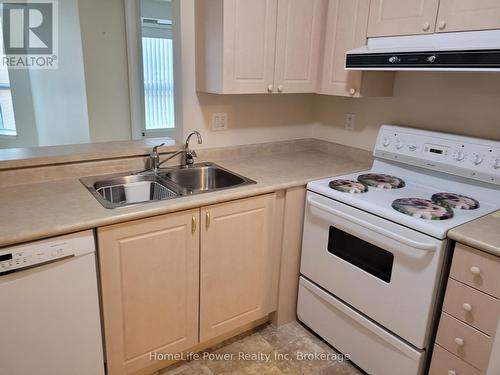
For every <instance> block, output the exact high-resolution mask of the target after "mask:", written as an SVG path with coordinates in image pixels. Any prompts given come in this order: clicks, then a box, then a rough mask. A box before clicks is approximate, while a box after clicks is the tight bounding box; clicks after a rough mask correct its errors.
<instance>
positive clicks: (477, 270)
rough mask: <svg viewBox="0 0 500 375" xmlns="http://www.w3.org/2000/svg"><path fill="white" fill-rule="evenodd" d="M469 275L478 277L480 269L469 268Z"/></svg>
mask: <svg viewBox="0 0 500 375" xmlns="http://www.w3.org/2000/svg"><path fill="white" fill-rule="evenodd" d="M470 273H472V274H473V275H474V276H479V275H480V274H481V268H479V267H476V266H472V267H471V268H470Z"/></svg>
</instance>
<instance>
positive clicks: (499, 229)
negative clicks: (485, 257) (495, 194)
mask: <svg viewBox="0 0 500 375" xmlns="http://www.w3.org/2000/svg"><path fill="white" fill-rule="evenodd" d="M448 237H449V238H451V239H453V240H455V241H457V242H460V243H463V244H465V245H468V246H471V247H475V248H476V249H479V250H483V251H487V252H488V253H491V254H493V255H496V256H500V211H497V212H496V213H493V214H490V215H486V216H483V217H481V218H479V219H476V220H473V221H470V222H468V223H466V224H463V225H460V226H458V227H456V228H453V229H452V230H450V231H449V232H448Z"/></svg>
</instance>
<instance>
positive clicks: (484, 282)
mask: <svg viewBox="0 0 500 375" xmlns="http://www.w3.org/2000/svg"><path fill="white" fill-rule="evenodd" d="M499 274H500V261H498V257H496V256H494V255H491V254H487V253H485V252H483V251H480V250H476V249H473V248H472V247H469V246H465V245H462V244H460V243H457V244H456V246H455V253H454V254H453V263H452V265H451V271H450V277H452V278H454V279H455V280H458V281H461V282H463V283H464V284H467V285H470V286H471V287H473V288H476V289H479V290H481V291H483V292H485V293H487V294H490V295H492V296H493V297H496V298H500V283H499V282H498V275H499Z"/></svg>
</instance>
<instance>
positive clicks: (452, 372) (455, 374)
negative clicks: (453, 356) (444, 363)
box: [448, 370, 457, 375]
mask: <svg viewBox="0 0 500 375" xmlns="http://www.w3.org/2000/svg"><path fill="white" fill-rule="evenodd" d="M448 375H457V372H456V371H455V370H448Z"/></svg>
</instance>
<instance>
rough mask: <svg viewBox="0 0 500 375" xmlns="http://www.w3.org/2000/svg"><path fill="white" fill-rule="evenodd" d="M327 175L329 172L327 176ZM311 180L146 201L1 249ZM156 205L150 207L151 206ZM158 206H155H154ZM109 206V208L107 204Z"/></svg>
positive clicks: (10, 240)
mask: <svg viewBox="0 0 500 375" xmlns="http://www.w3.org/2000/svg"><path fill="white" fill-rule="evenodd" d="M325 177H326V176H325ZM309 181H310V180H309V179H307V180H299V181H294V182H289V183H281V184H275V185H274V184H273V185H260V186H259V184H258V183H257V184H256V185H251V186H250V187H249V186H246V187H242V188H234V189H228V190H225V191H224V194H220V193H221V192H220V191H219V192H213V193H205V194H199V195H196V198H197V199H196V200H194V201H190V200H183V198H182V197H181V198H179V199H177V201H178V202H176V203H177V204H172V205H168V206H161V205H160V206H157V205H155V204H154V203H146V204H144V209H143V210H141V211H136V212H131V213H127V212H124V214H123V215H116V216H113V217H103V218H100V219H95V220H93V221H91V222H87V223H82V224H69V225H60V226H58V227H55V228H53V229H52V230H50V231H31V232H29V234H25V235H20V236H17V235H12V236H4V237H3V238H0V249H1V248H4V247H7V246H17V245H19V244H23V243H26V242H31V241H37V240H43V239H46V238H50V237H56V236H61V235H65V234H69V233H75V232H80V231H84V230H88V229H95V228H98V227H103V226H108V225H113V224H120V223H125V222H127V221H133V220H140V219H146V218H149V217H154V216H159V215H164V214H169V213H173V212H179V211H184V210H189V209H193V208H198V207H203V206H209V205H213V204H217V203H222V202H228V201H233V200H238V199H245V198H249V197H252V196H257V195H263V194H269V193H273V192H276V191H280V190H286V189H290V188H294V187H299V186H304V187H305V186H306V185H307V183H308V182H309ZM149 205H152V207H151V208H150V209H149V208H148V206H149ZM153 206H154V207H153ZM103 209H105V208H103ZM113 210H123V211H125V210H127V208H126V207H125V208H117V209H113Z"/></svg>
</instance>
